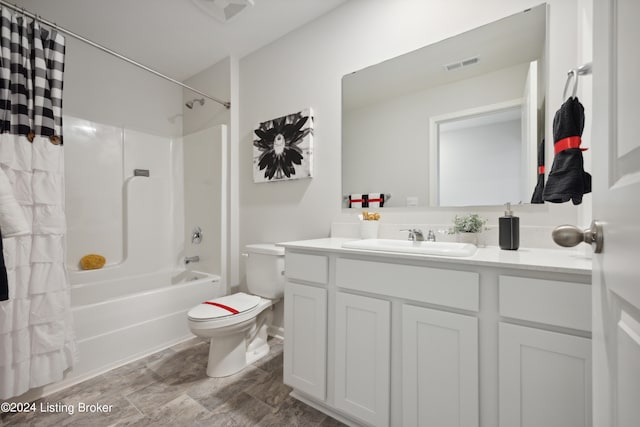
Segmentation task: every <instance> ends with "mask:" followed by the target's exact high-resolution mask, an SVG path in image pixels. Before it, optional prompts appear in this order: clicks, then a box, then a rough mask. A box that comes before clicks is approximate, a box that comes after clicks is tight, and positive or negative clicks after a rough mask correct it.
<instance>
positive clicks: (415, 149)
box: [342, 5, 546, 207]
mask: <svg viewBox="0 0 640 427" xmlns="http://www.w3.org/2000/svg"><path fill="white" fill-rule="evenodd" d="M545 34H546V5H540V6H537V7H535V8H532V9H527V10H526V11H524V12H521V13H518V14H515V15H512V16H509V17H507V18H504V19H501V20H499V21H495V22H493V23H490V24H487V25H484V26H482V27H479V28H477V29H474V30H471V31H468V32H466V33H463V34H460V35H458V36H455V37H452V38H449V39H446V40H443V41H440V42H438V43H435V44H432V45H429V46H426V47H424V48H421V49H418V50H416V51H413V52H410V53H407V54H405V55H401V56H399V57H397V58H393V59H391V60H388V61H385V62H383V63H380V64H376V65H373V66H371V67H368V68H365V69H363V70H360V71H357V72H354V73H351V74H348V75H346V76H344V77H343V79H342V191H343V195H344V196H347V195H349V194H362V193H386V194H390V195H391V198H390V199H388V200H385V203H384V206H385V207H405V206H489V205H503V204H504V203H506V202H511V203H514V204H516V203H519V202H522V203H529V201H530V200H531V195H532V193H533V189H534V187H535V182H536V177H537V175H536V173H537V154H536V150H537V146H538V143H539V142H540V139H541V138H542V137H543V135H544V123H543V120H544V96H545V89H546V84H545V72H544V70H545V69H546V64H545V61H546V53H545V45H546V43H545ZM345 205H346V204H345Z"/></svg>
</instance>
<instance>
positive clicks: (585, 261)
mask: <svg viewBox="0 0 640 427" xmlns="http://www.w3.org/2000/svg"><path fill="white" fill-rule="evenodd" d="M352 240H358V239H348V238H337V237H330V238H324V239H313V240H300V241H294V242H282V243H278V246H282V247H284V248H286V249H302V250H307V251H329V252H336V253H343V254H356V255H370V256H378V257H386V258H395V259H406V260H424V261H429V262H441V263H447V264H467V265H483V266H493V267H503V268H518V269H524V270H535V271H553V272H558V273H570V274H581V275H589V276H590V275H591V258H590V257H588V256H585V255H584V254H582V253H580V252H577V251H570V250H562V249H540V248H520V249H518V250H517V251H505V250H502V249H500V248H499V247H497V246H487V247H485V248H478V250H477V251H476V253H475V254H474V255H472V256H469V257H450V256H439V255H423V254H408V253H399V252H384V251H368V250H363V249H346V248H343V247H342V244H343V243H344V242H347V241H352Z"/></svg>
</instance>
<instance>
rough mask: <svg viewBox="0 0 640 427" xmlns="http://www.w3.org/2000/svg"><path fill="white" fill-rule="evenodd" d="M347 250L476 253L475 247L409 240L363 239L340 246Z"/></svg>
mask: <svg viewBox="0 0 640 427" xmlns="http://www.w3.org/2000/svg"><path fill="white" fill-rule="evenodd" d="M342 247H343V248H347V249H365V250H368V251H381V252H402V253H407V254H424V255H444V256H455V257H465V256H471V255H473V254H475V253H476V249H477V248H476V245H473V244H471V243H456V242H413V241H411V240H393V239H365V240H353V241H349V242H345V243H343V244H342Z"/></svg>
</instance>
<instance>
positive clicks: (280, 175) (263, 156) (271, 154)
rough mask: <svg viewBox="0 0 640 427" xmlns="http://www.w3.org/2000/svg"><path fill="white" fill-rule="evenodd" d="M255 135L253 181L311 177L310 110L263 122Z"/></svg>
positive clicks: (311, 118)
mask: <svg viewBox="0 0 640 427" xmlns="http://www.w3.org/2000/svg"><path fill="white" fill-rule="evenodd" d="M253 133H254V140H253V182H256V183H260V182H275V181H287V180H291V179H300V178H311V177H312V173H313V167H312V166H313V113H312V111H311V108H307V109H304V110H302V111H299V112H297V113H293V114H288V115H286V116H282V117H278V118H277V119H272V120H268V121H266V122H262V123H260V125H259V126H258V128H257V129H255V130H254V131H253Z"/></svg>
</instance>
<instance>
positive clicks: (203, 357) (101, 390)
mask: <svg viewBox="0 0 640 427" xmlns="http://www.w3.org/2000/svg"><path fill="white" fill-rule="evenodd" d="M270 345H271V351H270V353H269V355H267V356H265V357H264V358H262V359H261V360H259V361H257V362H256V363H254V364H253V365H251V366H249V367H247V368H246V369H245V370H243V371H242V372H240V373H238V374H235V375H232V376H230V377H226V378H209V377H207V376H206V374H205V369H206V363H207V354H208V351H209V344H208V343H207V342H204V341H202V340H200V339H199V338H194V339H192V340H189V341H186V342H184V343H181V344H178V345H176V346H174V347H171V348H168V349H166V350H163V351H160V352H158V353H155V354H152V355H151V356H148V357H146V358H144V359H141V360H138V361H135V362H132V363H129V364H128V365H125V366H122V367H120V368H117V369H114V370H112V371H109V372H106V373H105V374H102V375H99V376H97V377H95V378H92V379H90V380H87V381H85V382H83V383H80V384H77V385H75V386H73V387H70V388H67V389H65V390H62V391H60V392H58V393H55V394H52V395H49V396H47V397H45V398H43V399H40V400H38V401H36V402H35V404H36V409H37V410H36V411H35V412H31V413H20V414H2V416H1V417H0V425H2V426H3V427H4V426H29V427H31V426H58V425H59V426H83V427H84V426H91V427H98V426H154V427H155V426H165V425H166V426H230V427H235V426H323V427H329V426H343V425H344V424H342V423H340V422H338V421H336V420H334V419H333V418H331V417H328V416H326V415H324V414H323V413H321V412H319V411H317V410H315V409H313V408H311V407H309V406H307V405H305V404H304V403H302V402H299V401H297V400H296V399H294V398H292V397H291V396H289V392H290V391H291V388H290V387H288V386H286V385H284V384H283V383H282V341H281V340H279V339H276V338H272V339H271V340H270ZM95 403H99V404H100V405H110V407H111V409H110V410H107V411H106V412H102V413H100V412H94V413H91V412H83V413H80V411H79V409H80V408H81V405H82V404H85V405H90V404H95ZM63 405H66V407H65V406H63ZM69 407H72V408H73V409H74V413H73V415H70V414H69V412H70V411H69V410H67V409H66V408H69ZM42 408H44V409H45V410H46V409H47V408H49V409H50V412H48V413H47V412H43V411H42V410H41V409H42Z"/></svg>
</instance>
